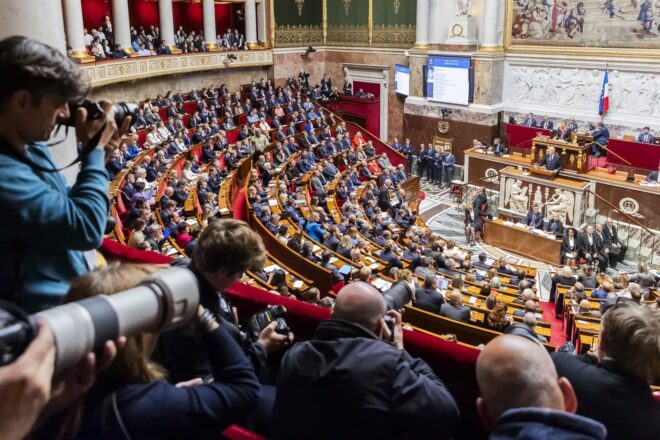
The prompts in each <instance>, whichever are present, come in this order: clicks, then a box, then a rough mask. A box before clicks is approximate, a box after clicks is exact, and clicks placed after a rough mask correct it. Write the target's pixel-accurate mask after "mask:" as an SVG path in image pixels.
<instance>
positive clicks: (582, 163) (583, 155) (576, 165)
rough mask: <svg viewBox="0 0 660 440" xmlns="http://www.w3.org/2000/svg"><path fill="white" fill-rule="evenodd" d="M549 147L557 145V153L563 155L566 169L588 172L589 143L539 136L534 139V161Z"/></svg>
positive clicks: (563, 165)
mask: <svg viewBox="0 0 660 440" xmlns="http://www.w3.org/2000/svg"><path fill="white" fill-rule="evenodd" d="M548 147H555V150H556V151H557V154H559V155H560V156H561V163H562V168H563V169H564V170H565V171H573V172H575V173H586V172H587V171H588V169H589V164H588V162H587V157H588V153H589V148H590V147H589V145H578V144H576V143H572V142H564V141H559V140H556V139H550V138H548V137H546V136H537V137H536V138H534V139H533V140H532V150H533V151H532V153H533V155H534V156H533V159H532V161H533V163H538V162H539V161H540V160H541V159H542V158H543V155H544V154H545V153H546V151H547V149H548Z"/></svg>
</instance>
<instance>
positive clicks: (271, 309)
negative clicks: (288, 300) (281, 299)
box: [247, 306, 291, 341]
mask: <svg viewBox="0 0 660 440" xmlns="http://www.w3.org/2000/svg"><path fill="white" fill-rule="evenodd" d="M285 316H286V307H284V306H268V307H267V308H266V309H265V310H262V311H261V312H259V313H256V314H254V315H253V316H252V317H251V318H250V319H249V321H248V328H247V336H248V338H249V339H250V340H252V341H256V340H258V339H259V335H260V334H261V332H262V330H263V329H265V328H266V327H268V325H269V324H270V323H271V322H273V321H277V327H276V328H275V332H276V333H279V334H281V335H288V334H289V332H290V331H291V330H290V329H289V326H288V325H287V323H286V321H285V320H284V317H285Z"/></svg>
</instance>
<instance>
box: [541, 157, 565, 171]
mask: <svg viewBox="0 0 660 440" xmlns="http://www.w3.org/2000/svg"><path fill="white" fill-rule="evenodd" d="M537 165H540V166H545V167H546V168H547V169H548V171H561V158H560V157H559V154H557V153H555V154H554V155H553V157H552V159H551V158H550V156H549V155H548V154H546V155H545V156H543V158H542V159H541V160H540V161H539V162H538V163H537Z"/></svg>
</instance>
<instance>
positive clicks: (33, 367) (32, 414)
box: [0, 322, 55, 440]
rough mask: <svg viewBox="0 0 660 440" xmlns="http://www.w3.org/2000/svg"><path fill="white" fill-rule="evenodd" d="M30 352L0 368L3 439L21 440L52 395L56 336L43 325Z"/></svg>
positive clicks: (0, 430)
mask: <svg viewBox="0 0 660 440" xmlns="http://www.w3.org/2000/svg"><path fill="white" fill-rule="evenodd" d="M38 326H39V327H38V328H39V333H38V335H37V337H36V338H35V339H34V340H33V341H32V343H31V344H30V345H29V346H28V348H27V350H25V352H24V353H23V355H21V357H19V358H18V359H17V360H16V361H15V362H13V363H12V364H10V365H7V366H5V367H2V368H0V396H2V399H0V438H2V439H9V440H13V439H22V438H23V437H25V436H26V435H27V434H28V433H29V432H30V430H31V429H32V427H33V425H34V424H35V422H36V421H37V418H38V417H39V414H41V411H42V410H43V408H44V406H45V405H46V404H47V403H48V401H49V399H50V395H51V379H52V376H53V369H54V368H55V343H54V340H53V333H52V332H51V331H50V329H49V328H48V327H47V326H46V325H45V324H44V323H43V322H39V324H38Z"/></svg>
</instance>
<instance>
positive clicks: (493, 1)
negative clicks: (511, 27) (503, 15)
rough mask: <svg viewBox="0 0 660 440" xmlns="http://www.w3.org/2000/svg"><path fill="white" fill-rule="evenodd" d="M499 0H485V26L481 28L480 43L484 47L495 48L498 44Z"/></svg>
mask: <svg viewBox="0 0 660 440" xmlns="http://www.w3.org/2000/svg"><path fill="white" fill-rule="evenodd" d="M499 3H500V2H499V0H490V1H485V2H484V6H483V28H482V29H481V32H480V35H481V38H479V40H481V41H479V44H480V46H481V48H483V49H493V48H495V47H498V46H500V44H498V35H497V31H498V28H499V23H498V21H499V17H500V13H499V7H500V4H499Z"/></svg>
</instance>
